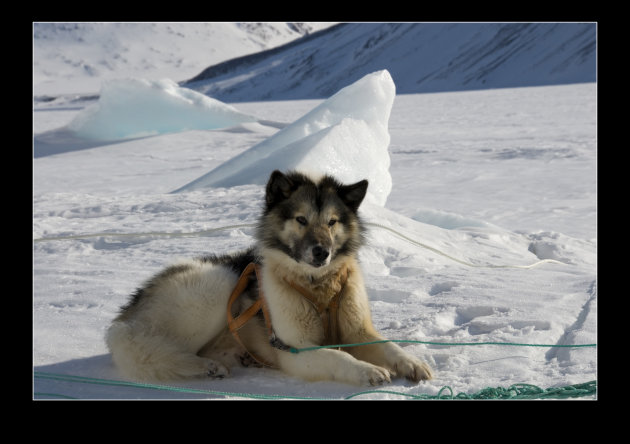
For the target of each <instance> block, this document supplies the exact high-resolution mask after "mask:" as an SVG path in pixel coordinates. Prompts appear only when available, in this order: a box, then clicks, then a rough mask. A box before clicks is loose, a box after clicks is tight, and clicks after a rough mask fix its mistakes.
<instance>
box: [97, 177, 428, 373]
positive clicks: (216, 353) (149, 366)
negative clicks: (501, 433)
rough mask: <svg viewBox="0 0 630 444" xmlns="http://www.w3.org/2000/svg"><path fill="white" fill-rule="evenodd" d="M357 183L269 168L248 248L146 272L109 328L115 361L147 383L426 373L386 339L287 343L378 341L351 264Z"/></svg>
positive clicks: (357, 232)
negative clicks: (244, 372) (240, 372)
mask: <svg viewBox="0 0 630 444" xmlns="http://www.w3.org/2000/svg"><path fill="white" fill-rule="evenodd" d="M367 186H368V182H367V180H363V181H360V182H357V183H355V184H351V185H343V184H341V183H339V182H338V181H337V180H335V179H334V178H332V177H330V176H324V177H320V178H313V177H309V176H307V175H304V174H302V173H298V172H288V173H286V174H284V173H282V172H280V171H274V172H273V173H272V174H271V177H270V179H269V181H268V183H267V187H266V195H265V205H264V210H263V214H262V217H261V219H260V222H259V225H258V228H257V231H256V239H257V242H256V244H255V246H254V247H253V248H251V249H249V250H247V251H244V252H242V253H239V254H235V255H229V256H207V257H202V258H198V259H194V260H190V261H186V262H182V263H178V264H176V265H173V266H171V267H169V268H166V269H165V270H164V271H162V272H161V273H159V274H157V275H156V276H155V277H153V278H152V279H150V280H149V281H148V282H147V283H146V284H145V285H144V286H143V287H142V288H140V289H139V290H137V291H136V292H135V294H133V295H132V297H131V299H130V301H129V302H128V303H127V305H125V306H124V307H122V309H121V312H120V314H119V315H118V317H117V318H116V319H115V320H114V321H113V323H112V325H111V327H110V328H109V330H108V332H107V337H106V341H107V344H108V347H109V349H110V351H111V353H112V357H113V360H114V362H115V364H116V365H117V366H118V368H119V369H120V370H121V371H122V372H123V373H124V374H125V375H126V376H128V377H130V378H133V379H137V380H145V381H156V380H168V379H177V378H187V377H198V376H210V377H215V378H221V377H224V376H227V375H228V374H229V369H230V368H231V367H233V366H235V365H246V366H247V365H261V364H262V365H268V366H271V367H275V368H279V369H280V370H282V371H284V372H286V373H287V374H289V375H293V376H296V377H299V378H302V379H305V380H309V381H316V380H334V381H340V382H345V383H350V384H356V385H381V384H384V383H386V382H390V380H391V377H393V376H396V377H405V378H407V379H409V380H411V381H414V382H418V381H420V380H425V379H430V378H431V377H432V375H431V369H430V368H429V366H428V365H427V364H425V363H424V362H422V361H420V360H419V359H418V358H416V357H414V356H412V355H411V354H409V353H407V352H406V351H404V350H403V349H402V348H401V347H399V346H398V345H396V344H394V343H391V342H381V343H377V344H369V345H361V346H353V347H344V348H340V349H334V348H320V349H315V350H309V351H302V352H299V353H291V352H290V351H287V349H288V348H289V347H293V348H295V349H300V348H306V347H313V346H319V345H323V344H337V345H338V344H354V343H361V342H374V341H382V340H383V339H384V338H383V337H382V336H380V335H379V334H378V333H377V332H376V330H375V328H374V327H373V325H372V321H371V318H370V308H369V302H368V297H367V293H366V290H365V286H364V283H363V277H362V274H361V270H360V268H359V265H358V263H357V251H358V249H359V247H360V246H361V244H362V242H363V233H364V229H363V227H362V225H361V221H360V219H359V217H358V215H357V210H358V208H359V205H360V204H361V202H362V200H363V198H364V197H365V193H366V191H367ZM248 264H257V266H259V270H257V273H256V276H255V277H254V275H253V274H252V275H250V276H245V277H243V279H241V280H239V276H241V274H242V273H243V271H244V270H246V267H247V266H248ZM247 268H249V267H247ZM237 285H240V287H241V289H242V290H243V293H242V295H241V296H238V294H235V293H234V292H235V291H236V290H235V287H237ZM259 287H260V288H259ZM259 290H261V291H260V292H259ZM263 295H264V296H263ZM235 296H237V297H236V298H235ZM259 298H260V299H263V300H264V304H263V305H262V307H263V308H264V310H260V311H259V312H258V314H256V315H254V316H253V317H251V319H249V320H247V321H246V322H243V324H242V325H239V326H238V332H237V333H234V334H233V332H232V331H231V328H228V317H229V318H230V319H233V318H234V317H238V316H239V315H240V314H241V313H243V312H246V311H247V309H248V308H250V311H254V310H251V308H256V307H257V306H254V304H255V301H257V300H259ZM333 300H334V307H333V303H332V301H333ZM232 303H233V305H230V306H229V308H228V304H232ZM263 312H264V316H263Z"/></svg>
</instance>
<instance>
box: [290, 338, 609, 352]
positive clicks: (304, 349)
mask: <svg viewBox="0 0 630 444" xmlns="http://www.w3.org/2000/svg"><path fill="white" fill-rule="evenodd" d="M384 342H399V343H400V342H402V343H412V344H427V345H444V346H458V345H464V346H465V345H503V346H513V347H561V348H581V347H597V344H574V345H571V344H568V345H566V344H524V343H517V342H435V341H411V340H405V339H384V340H382V341H372V342H359V343H356V344H335V345H319V346H313V347H304V348H295V347H290V348H289V351H290V352H291V353H295V354H297V353H301V352H305V351H311V350H317V349H320V348H341V347H358V346H360V345H371V344H382V343H384Z"/></svg>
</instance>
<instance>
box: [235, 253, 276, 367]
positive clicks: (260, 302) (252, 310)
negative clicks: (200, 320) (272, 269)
mask: <svg viewBox="0 0 630 444" xmlns="http://www.w3.org/2000/svg"><path fill="white" fill-rule="evenodd" d="M253 272H254V273H256V279H257V280H258V295H259V297H258V299H256V302H254V303H253V304H252V305H250V306H249V307H248V308H247V309H246V310H245V311H244V312H243V313H240V314H239V315H238V316H237V317H236V318H235V317H234V316H232V305H234V302H236V300H237V299H238V297H239V296H240V295H241V294H243V291H245V289H246V288H247V286H248V285H249V276H250V275H251V274H252V273H253ZM260 310H262V311H263V316H264V318H265V324H266V325H267V331H268V333H269V335H270V337H271V336H272V335H273V330H272V328H271V318H270V316H269V311H268V309H267V303H266V301H265V298H264V294H263V291H262V286H261V285H260V267H259V266H258V264H255V263H253V262H251V263H250V264H248V265H247V267H245V269H244V270H243V272H242V273H241V276H240V277H239V278H238V282H237V283H236V286H235V287H234V290H232V294H231V295H230V299H228V304H227V320H228V329H229V330H230V333H232V336H234V339H236V341H237V342H238V343H239V344H240V345H241V346H242V347H243V348H244V349H245V350H247V347H245V344H244V343H243V341H242V340H241V337H240V336H239V334H238V330H240V329H241V327H243V326H244V325H245V324H246V323H247V321H249V320H250V319H251V318H253V317H254V316H255V315H256V313H258V312H259V311H260ZM247 352H248V353H249V354H250V356H251V357H252V358H254V359H255V360H256V361H258V363H260V364H262V365H263V366H266V367H275V366H274V365H273V364H271V363H269V362H268V361H266V360H265V359H263V358H261V357H260V356H257V355H256V354H254V353H252V352H251V351H249V350H247Z"/></svg>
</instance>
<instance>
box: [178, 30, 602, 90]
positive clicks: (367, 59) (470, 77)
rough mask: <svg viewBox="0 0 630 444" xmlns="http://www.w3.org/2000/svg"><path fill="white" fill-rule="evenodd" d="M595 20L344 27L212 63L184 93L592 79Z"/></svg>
mask: <svg viewBox="0 0 630 444" xmlns="http://www.w3.org/2000/svg"><path fill="white" fill-rule="evenodd" d="M595 52H596V24H594V23H586V24H581V23H507V24H505V23H503V24H502V23H344V24H339V25H336V26H332V27H330V28H327V29H324V30H322V31H320V32H317V33H313V34H311V35H309V36H307V37H304V38H301V39H299V40H296V41H293V42H291V43H289V44H287V45H284V46H282V47H278V48H274V49H272V50H268V51H264V52H260V53H257V54H254V55H251V56H244V57H240V58H237V59H232V60H229V61H226V62H223V63H221V64H218V65H215V66H211V67H209V68H207V69H205V70H204V71H202V72H201V73H200V74H199V75H197V76H195V77H194V78H192V79H190V80H189V81H188V82H186V86H188V87H190V88H193V89H197V90H199V91H201V92H203V93H205V94H208V95H210V96H212V97H215V98H217V99H219V100H223V101H255V100H269V99H273V100H284V99H304V98H325V97H328V96H330V95H331V94H333V93H334V92H336V91H338V90H339V89H340V88H342V87H343V86H345V85H347V84H349V83H351V82H354V81H356V80H357V79H359V78H360V77H362V76H364V75H365V74H368V73H370V72H373V71H377V70H380V69H387V70H389V72H390V73H391V74H392V77H393V78H394V81H395V83H396V87H397V92H398V93H403V94H407V93H422V92H437V91H460V90H469V89H485V88H500V87H516V86H535V85H554V84H566V83H581V82H593V81H595V80H596V69H595V66H596V58H595Z"/></svg>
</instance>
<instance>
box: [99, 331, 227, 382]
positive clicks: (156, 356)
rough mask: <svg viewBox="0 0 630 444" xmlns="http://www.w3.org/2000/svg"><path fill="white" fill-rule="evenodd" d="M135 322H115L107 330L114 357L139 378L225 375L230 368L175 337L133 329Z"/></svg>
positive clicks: (167, 378)
mask: <svg viewBox="0 0 630 444" xmlns="http://www.w3.org/2000/svg"><path fill="white" fill-rule="evenodd" d="M132 328H133V327H132V326H130V325H128V324H126V323H123V322H114V323H113V324H112V326H111V327H110V328H109V330H108V333H107V338H106V340H107V344H108V346H109V349H110V350H111V352H112V359H113V361H114V363H115V364H116V366H117V367H118V368H119V369H120V371H121V372H122V373H123V374H124V375H125V376H126V377H129V378H131V379H134V380H138V381H165V380H174V379H182V378H191V377H208V376H210V377H214V378H223V377H225V376H227V375H228V374H229V370H228V368H227V367H226V366H225V365H224V364H223V363H221V362H219V361H218V360H215V359H211V358H207V357H202V356H198V355H196V354H195V353H194V352H192V351H189V350H187V349H186V347H183V346H182V344H180V343H177V342H176V341H175V340H173V339H172V338H168V337H166V336H162V335H156V334H150V335H147V334H144V333H143V332H132V331H131V330H132Z"/></svg>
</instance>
